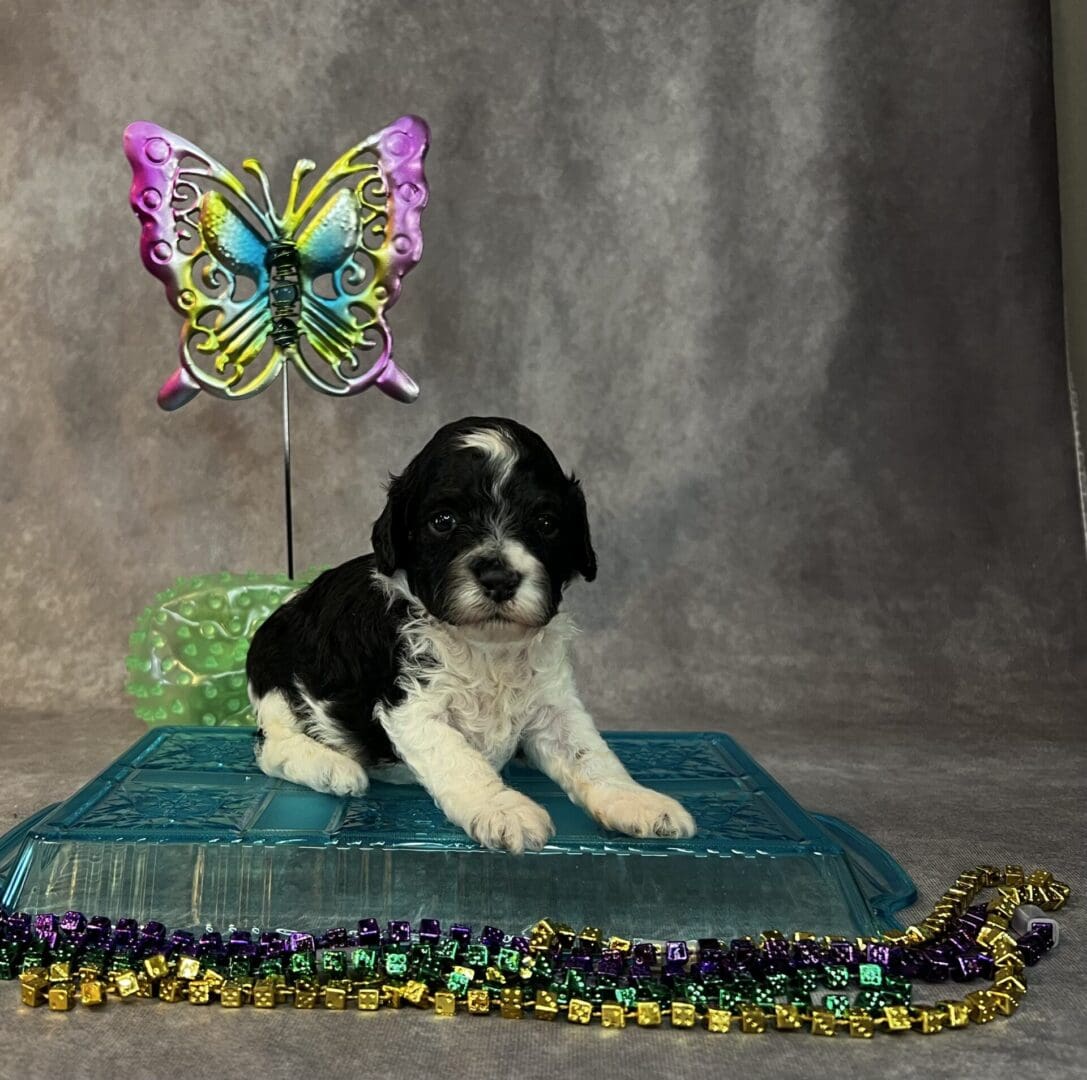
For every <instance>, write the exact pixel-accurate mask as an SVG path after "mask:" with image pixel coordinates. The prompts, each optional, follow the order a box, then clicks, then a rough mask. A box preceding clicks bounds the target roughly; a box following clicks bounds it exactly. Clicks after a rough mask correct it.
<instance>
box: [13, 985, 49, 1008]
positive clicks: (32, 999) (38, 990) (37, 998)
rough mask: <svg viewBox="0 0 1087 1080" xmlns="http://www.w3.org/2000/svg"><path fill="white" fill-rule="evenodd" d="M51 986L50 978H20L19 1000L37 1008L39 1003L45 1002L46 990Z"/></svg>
mask: <svg viewBox="0 0 1087 1080" xmlns="http://www.w3.org/2000/svg"><path fill="white" fill-rule="evenodd" d="M48 986H49V980H48V979H46V978H39V979H36V980H33V981H26V982H24V981H22V980H21V979H20V980H19V1000H20V1002H22V1004H23V1005H27V1006H29V1007H30V1008H32V1009H34V1008H37V1007H38V1006H39V1005H44V1004H45V992H46V988H47V987H48Z"/></svg>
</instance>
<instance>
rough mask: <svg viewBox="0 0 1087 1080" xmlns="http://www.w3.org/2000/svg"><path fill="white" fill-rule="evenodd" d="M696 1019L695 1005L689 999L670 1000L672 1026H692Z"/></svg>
mask: <svg viewBox="0 0 1087 1080" xmlns="http://www.w3.org/2000/svg"><path fill="white" fill-rule="evenodd" d="M696 1019H698V1016H697V1013H696V1012H695V1007H694V1006H693V1005H692V1004H691V1003H690V1002H689V1001H673V1002H672V1027H682V1028H689V1027H694V1023H695V1020H696Z"/></svg>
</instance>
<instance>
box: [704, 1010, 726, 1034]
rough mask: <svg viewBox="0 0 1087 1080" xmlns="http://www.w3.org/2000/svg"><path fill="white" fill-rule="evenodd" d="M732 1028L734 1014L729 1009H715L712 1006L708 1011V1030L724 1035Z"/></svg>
mask: <svg viewBox="0 0 1087 1080" xmlns="http://www.w3.org/2000/svg"><path fill="white" fill-rule="evenodd" d="M731 1026H732V1013H730V1012H729V1011H728V1009H715V1008H714V1007H713V1006H712V1005H711V1006H710V1007H709V1008H708V1009H707V1010H706V1030H707V1031H712V1032H714V1033H715V1034H717V1035H723V1034H724V1033H725V1032H726V1031H728V1029H729V1028H730V1027H731Z"/></svg>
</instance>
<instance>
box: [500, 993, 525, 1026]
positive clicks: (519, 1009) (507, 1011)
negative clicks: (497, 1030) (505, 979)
mask: <svg viewBox="0 0 1087 1080" xmlns="http://www.w3.org/2000/svg"><path fill="white" fill-rule="evenodd" d="M498 1010H499V1012H500V1013H501V1015H502V1019H503V1020H520V1019H521V1017H523V1016H524V1015H525V1011H524V995H523V994H522V992H521V991H520V990H519V989H518V988H517V987H514V986H506V987H503V988H502V993H501V995H500V996H499V999H498Z"/></svg>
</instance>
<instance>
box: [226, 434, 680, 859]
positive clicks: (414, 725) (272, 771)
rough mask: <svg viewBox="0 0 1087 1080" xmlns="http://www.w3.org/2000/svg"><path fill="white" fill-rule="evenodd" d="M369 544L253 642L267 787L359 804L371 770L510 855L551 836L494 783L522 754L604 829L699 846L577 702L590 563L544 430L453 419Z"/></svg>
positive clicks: (532, 811)
mask: <svg viewBox="0 0 1087 1080" xmlns="http://www.w3.org/2000/svg"><path fill="white" fill-rule="evenodd" d="M372 541H373V548H374V554H373V555H365V556H363V557H361V558H357V559H353V560H352V561H351V562H348V563H345V564H344V565H343V566H340V567H337V568H336V569H335V570H329V571H327V572H326V573H324V574H322V575H321V576H320V577H319V578H317V580H316V581H314V582H313V584H311V585H309V586H308V587H306V588H305V589H303V590H302V591H301V592H299V593H298V594H297V595H295V596H294V597H293V598H292V599H291V600H289V601H288V602H287V603H286V604H284V605H283V606H282V607H281V608H279V610H277V611H276V612H274V613H273V614H272V615H271V616H270V617H269V618H268V620H267V621H266V622H265V623H264V625H263V626H261V628H260V629H259V630H258V631H257V633H256V636H255V637H254V639H253V644H252V646H251V648H250V650H249V660H248V674H249V693H250V698H251V699H252V702H253V707H254V709H255V711H256V715H257V723H258V725H259V736H258V742H257V761H258V763H259V765H260V767H261V769H262V770H263V771H264V772H265V773H267V774H268V775H269V776H278V777H283V778H285V779H287V780H292V781H294V782H296V783H299V784H304V785H306V786H307V787H311V788H313V789H315V790H317V791H324V792H330V793H333V794H337V795H360V794H362V792H364V791H365V790H366V788H367V786H368V783H369V780H368V774H369V775H373V776H374V777H375V778H377V779H381V780H391V781H394V782H395V781H401V782H414V781H417V782H418V783H420V784H422V785H423V786H424V787H425V788H426V789H427V791H428V792H430V794H431V795H432V796H433V797H434V800H435V802H436V803H437V804H438V806H440V807H441V809H442V810H443V811H444V813H445V815H446V816H447V817H448V818H449V820H450V821H452V822H454V823H455V824H456V825H459V826H460V827H461V828H462V829H464V830H465V832H467V833H468V834H469V835H470V836H472V837H473V838H474V839H475V840H477V841H478V842H479V843H481V844H484V845H486V846H487V847H490V848H498V849H505V850H508V851H512V852H521V851H524V850H525V849H530V850H538V849H539V848H542V847H543V846H544V845H545V844H546V843H547V841H548V839H549V838H550V837H551V836H552V835H553V834H554V831H555V829H554V825H553V824H552V822H551V818H550V817H549V816H548V814H547V812H546V811H545V810H544V809H543V808H542V807H541V806H539V805H537V804H536V803H534V802H533V801H532V800H531V799H529V798H527V797H526V796H524V795H522V794H520V793H519V792H517V791H514V790H512V789H511V788H509V787H507V786H506V785H505V784H504V783H503V782H502V779H501V777H500V776H499V771H500V770H501V769H502V767H503V766H504V765H505V764H506V763H507V762H508V761H509V760H510V758H511V757H512V756H513V755H514V754H515V753H518V752H520V753H521V754H522V755H523V757H524V758H525V759H527V761H528V762H529V763H530V764H532V765H534V766H535V767H537V768H539V769H540V770H541V771H542V772H544V773H546V774H547V775H548V776H549V777H551V779H553V780H554V781H555V782H556V783H557V784H559V785H560V786H561V787H562V788H563V790H565V791H566V792H567V794H568V795H569V796H570V798H571V799H572V800H573V801H574V802H575V803H577V804H578V805H579V806H581V807H583V808H584V809H585V810H586V811H587V812H588V813H589V814H591V815H592V816H593V817H594V818H596V820H597V821H599V822H601V824H603V825H604V826H606V827H607V828H609V829H614V830H617V831H619V832H624V833H628V834H629V835H631V836H665V837H667V836H674V837H681V836H691V835H692V834H693V833H694V831H695V824H694V821H693V820H692V818H691V816H690V814H688V813H687V811H686V810H684V809H683V807H682V806H681V805H680V804H679V803H678V802H676V801H675V800H674V799H671V798H669V797H668V796H666V795H662V794H660V793H659V792H656V791H651V790H649V789H648V788H644V787H642V786H641V785H640V784H637V783H635V782H634V781H633V780H632V779H631V777H630V775H629V774H628V773H627V771H626V769H625V768H624V767H623V765H622V764H621V763H620V761H619V759H618V758H617V757H616V756H615V754H613V753H612V751H611V750H610V749H608V746H607V744H606V743H605V742H604V740H603V739H602V738H601V737H600V735H599V733H598V732H597V730H596V728H595V726H594V725H593V722H592V719H591V717H590V716H589V714H588V713H587V712H586V711H585V707H584V706H583V705H582V703H581V701H580V699H579V698H578V695H577V691H576V689H575V687H574V679H573V674H572V672H571V668H570V663H569V660H568V657H567V648H568V646H569V643H570V640H571V638H572V637H573V635H574V632H575V631H574V627H573V626H572V624H571V623H570V622H569V620H568V619H567V618H566V617H565V616H563V615H560V614H559V613H558V610H559V603H560V601H561V599H562V593H563V589H564V588H565V587H566V585H567V584H569V582H570V581H571V580H572V579H573V577H574V576H575V575H578V574H580V575H581V577H583V578H584V579H585V580H586V581H592V579H593V578H594V577H595V576H596V555H595V554H594V552H593V548H592V543H591V541H590V538H589V524H588V519H587V517H586V512H585V498H584V496H583V495H582V492H581V486H580V484H579V483H578V481H577V480H575V479H574V477H573V476H569V477H567V476H566V475H565V474H564V473H563V471H562V469H561V468H560V466H559V463H558V462H557V461H556V460H555V456H554V454H552V452H551V450H550V449H549V448H548V446H547V444H546V443H545V442H544V441H543V439H541V438H540V436H539V435H537V434H535V433H534V432H532V431H529V430H528V429H527V428H525V427H523V426H522V425H521V424H518V423H515V422H514V421H512V420H505V419H498V418H481V417H468V418H466V419H464V420H459V421H457V422H455V423H452V424H448V425H446V426H445V427H443V428H442V429H441V430H440V431H438V433H437V434H436V435H435V436H434V437H433V438H432V439H431V440H430V442H429V443H428V444H427V445H426V446H425V447H424V448H423V450H422V452H421V453H420V454H419V455H418V456H417V457H416V458H415V459H414V460H413V461H412V462H411V464H410V465H409V466H408V467H407V469H406V470H405V471H404V472H403V473H402V474H401V475H400V476H399V477H396V478H394V479H393V481H392V483H391V485H390V487H389V492H388V502H387V504H386V506H385V509H384V511H383V512H382V514H381V517H380V518H378V520H377V522H376V523H375V525H374V527H373V534H372Z"/></svg>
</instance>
